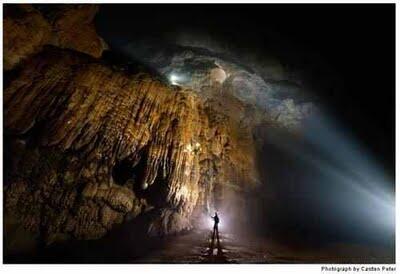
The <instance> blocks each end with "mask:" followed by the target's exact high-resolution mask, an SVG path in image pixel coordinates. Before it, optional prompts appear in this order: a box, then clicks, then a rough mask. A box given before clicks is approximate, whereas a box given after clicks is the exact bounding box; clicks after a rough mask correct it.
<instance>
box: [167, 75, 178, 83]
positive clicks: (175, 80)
mask: <svg viewBox="0 0 400 274" xmlns="http://www.w3.org/2000/svg"><path fill="white" fill-rule="evenodd" d="M179 80H180V77H179V76H178V75H176V74H171V75H170V76H169V81H170V82H171V84H173V85H179V83H178V82H179Z"/></svg>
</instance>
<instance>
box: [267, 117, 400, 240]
mask: <svg viewBox="0 0 400 274" xmlns="http://www.w3.org/2000/svg"><path fill="white" fill-rule="evenodd" d="M302 132H303V135H301V136H300V140H297V139H296V141H293V139H290V138H285V137H284V135H282V134H277V135H275V136H274V135H273V134H272V135H270V136H269V137H268V138H269V139H268V142H269V143H270V144H272V145H274V146H276V147H279V148H280V149H281V150H284V151H286V152H288V153H290V155H294V156H295V157H296V158H297V159H299V160H301V161H302V162H305V163H307V164H308V165H310V166H313V167H314V170H316V171H318V173H319V174H322V175H318V174H315V176H314V178H312V180H315V181H316V182H317V183H318V185H319V186H320V187H319V189H320V192H321V193H319V194H320V196H321V197H317V198H316V199H319V200H320V202H321V206H322V204H325V205H327V204H328V207H327V208H325V209H327V210H328V211H326V212H323V214H328V215H332V216H333V215H335V218H339V219H340V220H346V221H347V222H348V223H351V222H358V223H357V225H358V226H359V227H361V228H362V230H363V231H352V233H365V234H368V233H369V234H371V233H372V231H374V232H373V233H376V234H380V235H381V236H383V237H385V236H390V235H392V234H394V230H395V197H394V189H393V179H391V178H389V176H387V175H386V174H385V172H384V171H383V169H382V168H381V167H380V166H379V164H378V163H376V161H374V159H373V158H372V157H371V156H370V155H369V153H368V151H366V150H365V149H364V148H363V147H362V146H361V145H360V144H359V143H358V142H357V141H356V140H354V138H352V136H351V135H350V134H346V131H345V129H343V128H341V127H340V126H338V124H336V123H335V122H334V121H333V120H332V119H329V118H328V116H327V115H324V114H322V113H319V114H318V115H313V117H312V118H311V119H310V120H309V121H307V122H306V124H305V127H304V129H303V130H302ZM300 183H301V182H300ZM340 220H339V222H340ZM336 221H337V220H336ZM351 225H356V224H354V223H353V224H351Z"/></svg>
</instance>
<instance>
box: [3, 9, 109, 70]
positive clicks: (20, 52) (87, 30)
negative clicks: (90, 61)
mask: <svg viewBox="0 0 400 274" xmlns="http://www.w3.org/2000/svg"><path fill="white" fill-rule="evenodd" d="M97 10H98V7H97V6H95V5H61V6H59V5H55V8H54V9H53V10H51V11H50V12H48V13H47V14H46V16H44V15H43V13H41V12H40V11H39V10H38V9H36V8H34V7H33V6H31V5H5V6H4V20H3V23H4V37H3V39H4V40H3V42H4V69H5V70H10V69H12V68H14V67H15V66H17V65H18V64H19V63H20V62H21V61H22V60H24V59H26V58H27V57H29V56H31V55H33V54H35V53H37V52H39V51H40V50H41V49H42V47H43V46H44V45H46V44H52V45H56V46H59V47H61V48H70V49H74V50H77V51H80V52H83V53H86V54H89V55H91V56H93V57H100V56H101V54H102V52H103V50H104V49H105V48H106V44H105V43H104V41H103V40H102V39H101V38H100V37H99V36H98V35H97V33H96V30H95V27H94V24H93V19H94V16H95V15H96V12H97Z"/></svg>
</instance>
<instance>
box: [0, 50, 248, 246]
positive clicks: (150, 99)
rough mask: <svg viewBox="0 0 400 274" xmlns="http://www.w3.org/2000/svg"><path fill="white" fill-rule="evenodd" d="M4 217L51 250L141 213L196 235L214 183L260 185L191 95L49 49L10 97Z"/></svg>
mask: <svg viewBox="0 0 400 274" xmlns="http://www.w3.org/2000/svg"><path fill="white" fill-rule="evenodd" d="M4 117H5V120H4V126H5V129H6V132H7V134H8V135H9V136H10V138H9V139H10V140H11V141H10V146H12V148H13V149H12V160H13V161H12V168H11V169H12V170H11V171H10V172H9V174H10V175H9V176H7V180H6V182H5V183H6V185H7V187H6V192H5V210H6V218H7V216H8V217H9V218H11V217H10V216H13V217H12V218H16V219H17V220H18V221H19V222H20V223H21V224H23V226H24V228H25V229H27V230H29V231H31V232H33V233H34V234H37V235H41V237H43V238H44V239H45V241H46V242H47V243H51V242H53V241H57V240H59V239H69V238H71V237H73V238H77V239H97V238H100V237H102V236H104V235H105V234H106V233H107V232H108V231H109V230H111V229H112V228H113V226H114V225H116V224H120V223H123V222H128V221H130V220H132V219H135V218H137V217H138V216H141V215H143V214H149V215H151V216H152V218H151V220H150V222H148V223H147V224H146V225H147V226H148V228H147V231H148V233H149V234H151V235H163V234H171V233H175V232H179V231H182V230H186V229H190V228H191V223H192V222H191V217H193V216H194V213H195V212H198V211H202V210H207V205H208V206H210V205H211V204H212V203H213V201H214V200H213V199H214V197H213V192H214V188H215V186H216V185H217V184H237V185H238V186H242V184H244V183H248V184H251V179H248V180H247V181H246V178H250V177H251V175H254V171H253V164H252V162H251V160H249V159H252V156H251V153H252V150H251V148H249V147H243V146H242V147H241V146H240V145H239V141H240V140H239V138H238V137H237V134H235V132H234V131H235V128H234V127H232V126H231V125H230V124H229V119H228V117H226V116H224V115H222V114H218V112H216V111H215V110H214V109H213V108H212V107H210V106H208V105H206V104H204V102H203V101H202V100H201V99H200V98H199V97H198V96H196V95H195V93H194V92H192V91H190V90H185V89H181V88H178V87H169V86H166V85H165V84H163V83H161V82H159V81H157V80H154V79H152V78H151V76H149V75H145V74H136V75H130V74H128V73H124V72H120V71H114V70H113V69H111V68H110V67H108V66H106V65H104V64H102V63H101V61H99V60H96V59H93V58H91V57H89V56H87V55H83V54H79V53H77V52H74V51H69V50H61V49H58V48H55V47H47V48H46V49H45V50H44V51H43V52H41V53H40V54H38V55H36V56H35V57H33V58H31V59H29V60H28V61H27V62H25V64H24V66H23V69H22V70H21V71H20V74H19V75H18V76H17V77H16V79H15V80H14V81H12V82H11V84H10V86H9V87H7V89H6V90H5V92H4Z"/></svg>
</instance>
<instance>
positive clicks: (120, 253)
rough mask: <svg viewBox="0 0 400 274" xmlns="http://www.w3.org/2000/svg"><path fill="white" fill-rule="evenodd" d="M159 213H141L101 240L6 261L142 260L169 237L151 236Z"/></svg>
mask: <svg viewBox="0 0 400 274" xmlns="http://www.w3.org/2000/svg"><path fill="white" fill-rule="evenodd" d="M155 214H156V212H148V213H147V214H143V215H141V216H138V217H137V218H136V219H134V220H133V221H131V222H129V223H125V224H124V225H121V226H119V227H116V228H115V229H113V230H112V231H111V232H110V233H109V234H107V235H106V236H105V237H104V238H101V239H98V240H85V241H82V240H81V241H80V240H74V241H71V242H68V243H65V244H56V245H53V246H49V247H42V248H40V249H39V250H36V251H35V252H32V253H30V254H5V255H4V258H3V259H4V263H22V264H25V263H27V264H43V263H45V264H75V263H85V264H92V263H93V264H103V263H107V264H110V263H111V264H113V263H115V264H118V263H141V262H140V258H144V257H146V256H147V255H148V254H150V253H151V252H152V251H154V250H157V249H161V248H163V247H164V246H165V244H166V238H164V237H155V236H151V237H150V236H148V235H147V227H148V224H149V222H150V221H151V220H152V218H153V217H154V215H155Z"/></svg>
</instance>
